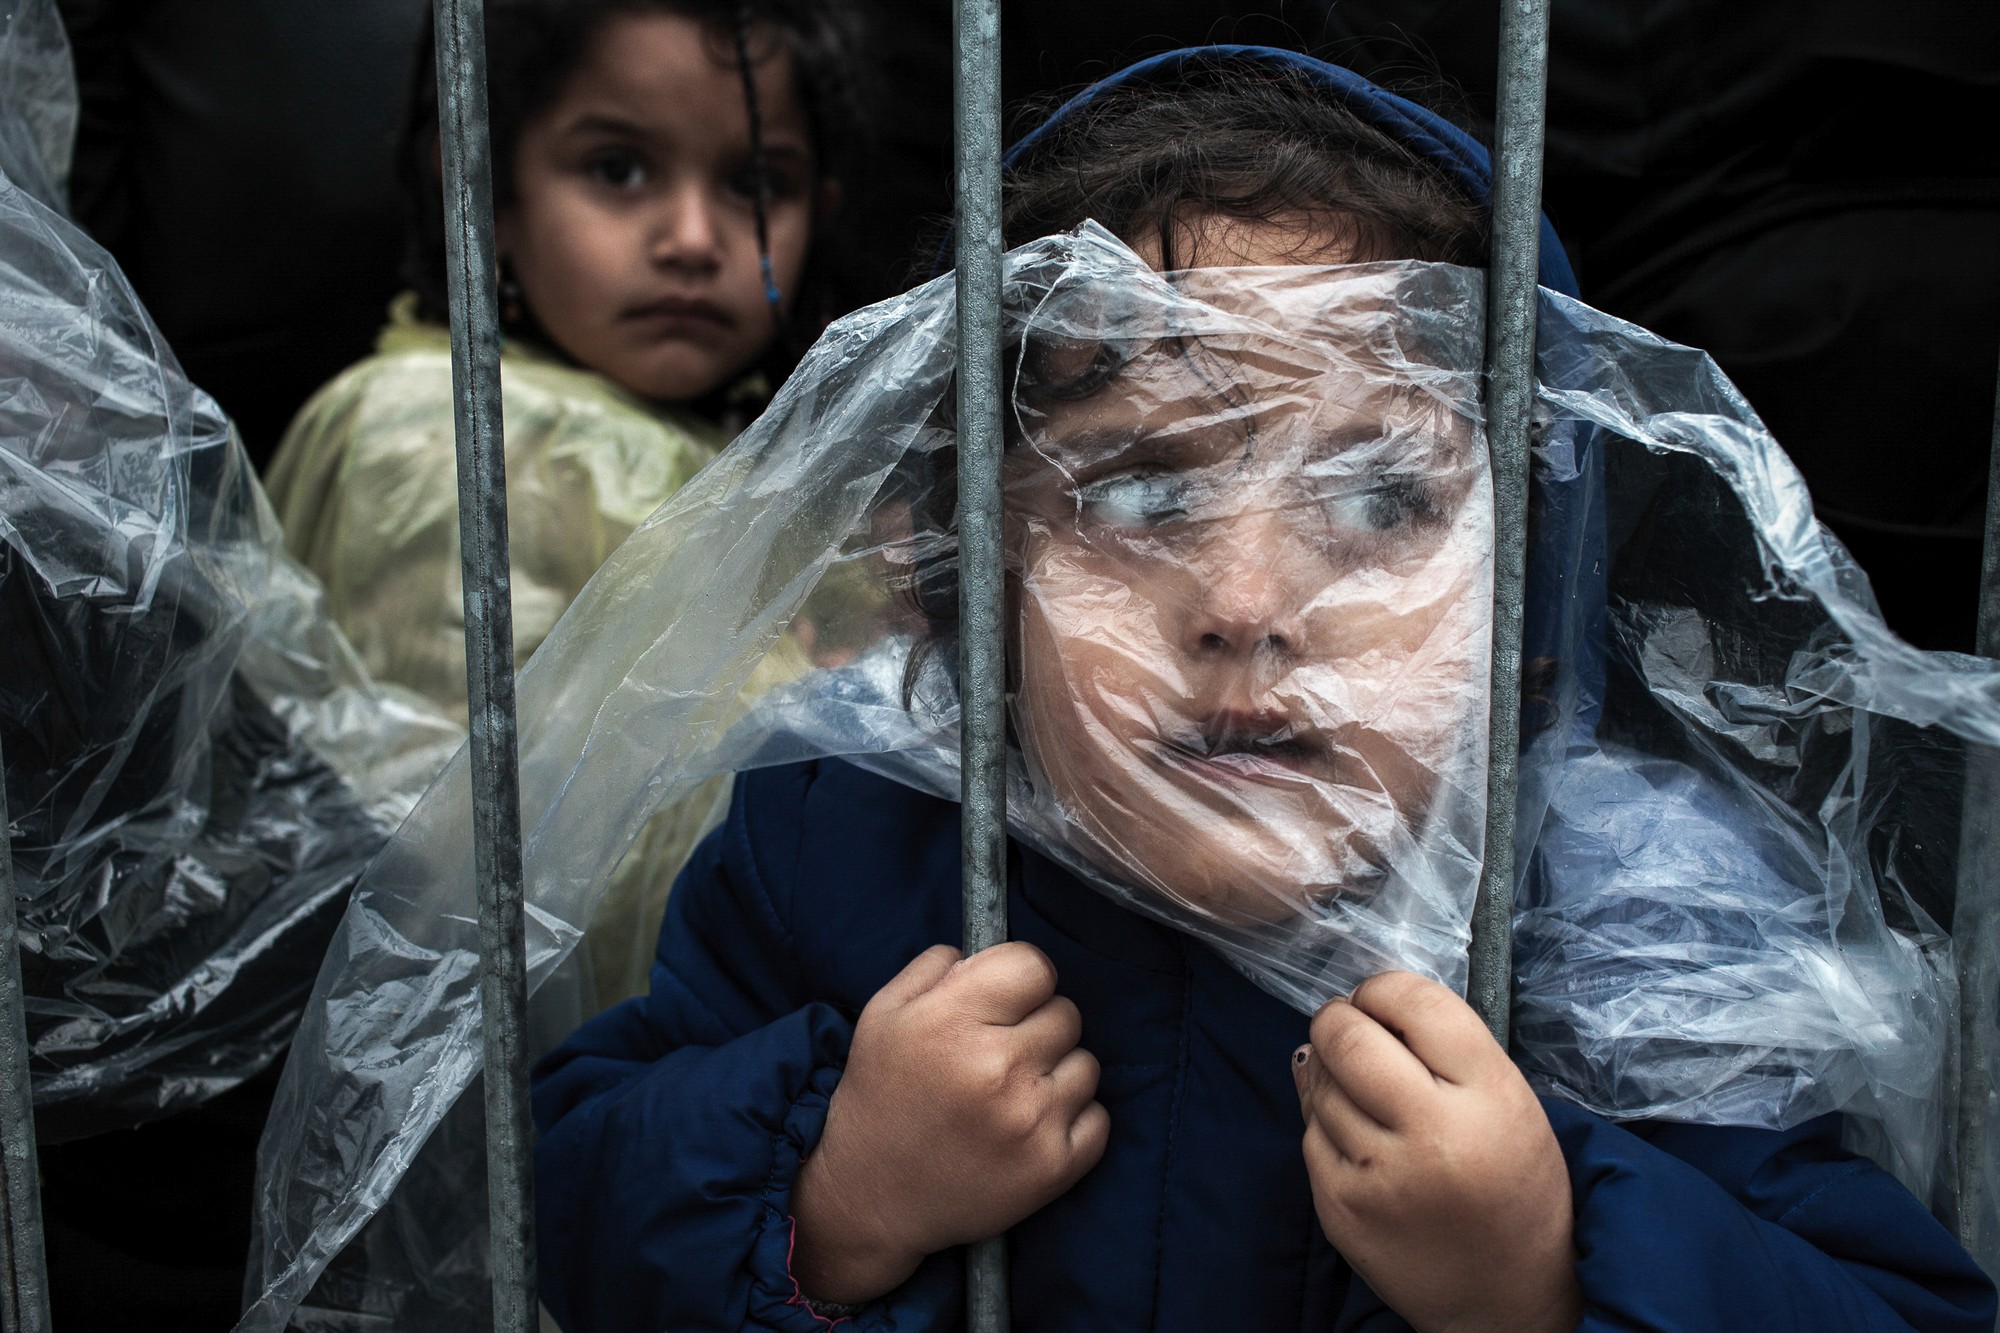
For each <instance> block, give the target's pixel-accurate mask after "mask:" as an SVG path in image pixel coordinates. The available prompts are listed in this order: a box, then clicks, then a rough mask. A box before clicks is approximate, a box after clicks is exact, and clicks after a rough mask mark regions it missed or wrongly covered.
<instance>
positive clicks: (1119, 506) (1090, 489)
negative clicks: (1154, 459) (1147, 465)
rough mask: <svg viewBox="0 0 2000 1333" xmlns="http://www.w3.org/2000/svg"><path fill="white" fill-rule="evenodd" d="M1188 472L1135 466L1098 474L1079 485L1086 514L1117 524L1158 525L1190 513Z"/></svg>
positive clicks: (1093, 518)
mask: <svg viewBox="0 0 2000 1333" xmlns="http://www.w3.org/2000/svg"><path fill="white" fill-rule="evenodd" d="M1188 487H1189V483H1188V480H1187V478H1186V477H1185V476H1183V475H1182V474H1180V473H1177V472H1167V471H1162V470H1158V469H1136V468H1135V469H1132V470H1129V471H1125V472H1115V473H1113V474H1111V475H1110V476H1108V477H1099V478H1098V479H1097V480H1095V481H1092V482H1089V483H1087V484H1085V485H1083V486H1081V487H1079V488H1077V492H1076V498H1077V502H1078V504H1079V505H1080V506H1081V507H1082V510H1083V516H1084V517H1085V518H1086V519H1089V520H1090V521H1091V522H1093V523H1101V524H1104V525H1106V526H1108V527H1115V528H1157V527H1160V526H1162V525H1163V524H1167V523H1172V522H1175V521H1177V520H1179V519H1183V518H1186V517H1187V512H1188Z"/></svg>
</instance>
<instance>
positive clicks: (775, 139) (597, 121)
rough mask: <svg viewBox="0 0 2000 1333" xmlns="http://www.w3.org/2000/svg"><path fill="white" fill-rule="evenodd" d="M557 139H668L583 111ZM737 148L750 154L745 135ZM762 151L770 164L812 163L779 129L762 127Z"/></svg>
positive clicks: (616, 117) (804, 150) (607, 115)
mask: <svg viewBox="0 0 2000 1333" xmlns="http://www.w3.org/2000/svg"><path fill="white" fill-rule="evenodd" d="M559 137H561V138H564V139H591V138H607V139H627V140H635V141H637V142H640V143H648V144H651V143H656V142H660V141H662V140H664V139H666V138H668V137H670V136H668V135H664V134H662V133H661V132H660V131H659V130H658V129H657V128H655V127H653V126H650V125H645V124H642V123H640V122H639V121H636V120H629V119H627V118H626V117H624V116H619V115H614V114H612V113H610V112H607V111H587V112H585V113H584V114H583V115H581V116H578V117H577V118H576V119H575V120H573V121H571V122H569V123H568V124H567V125H564V126H563V127H562V129H561V130H560V131H559ZM739 147H740V149H741V151H743V152H745V153H748V152H749V151H750V140H749V138H748V137H747V136H746V137H745V138H744V140H743V142H742V144H741V145H740V146H739ZM763 149H764V156H765V158H767V159H768V160H771V161H776V162H783V163H785V164H787V165H790V164H793V163H799V162H810V161H811V160H812V150H811V148H810V147H808V146H807V145H806V144H805V143H804V142H803V141H802V140H798V139H796V137H795V134H794V132H793V131H791V130H789V129H786V128H783V127H773V126H769V125H767V126H765V127H764V143H763Z"/></svg>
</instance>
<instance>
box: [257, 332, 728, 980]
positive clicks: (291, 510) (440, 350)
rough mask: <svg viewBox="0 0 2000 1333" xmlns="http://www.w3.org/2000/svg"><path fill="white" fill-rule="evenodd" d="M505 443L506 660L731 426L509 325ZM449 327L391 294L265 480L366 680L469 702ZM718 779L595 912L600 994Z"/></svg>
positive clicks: (663, 824)
mask: <svg viewBox="0 0 2000 1333" xmlns="http://www.w3.org/2000/svg"><path fill="white" fill-rule="evenodd" d="M500 371H501V404H502V413H503V416H504V419H505V429H506V449H507V510H508V539H509V548H510V549H509V555H510V560H511V564H512V570H513V600H514V661H515V665H516V666H519V665H520V664H522V663H524V662H526V661H527V660H528V657H529V656H530V655H531V654H532V653H533V652H534V650H535V649H536V647H537V646H539V645H540V644H541V642H542V640H543V639H544V638H546V637H547V636H548V633H549V631H550V630H551V629H552V628H554V626H555V623H556V621H557V620H558V619H559V618H560V617H561V616H562V613H563V612H564V611H565V610H567V609H568V607H569V604H570V602H571V601H573V600H574V599H575V597H576V595H577V593H579V592H580V591H582V589H583V585H584V584H585V582H587V581H588V580H589V578H590V576H591V575H592V574H594V573H596V572H597V567H598V566H599V565H600V564H602V563H603V562H604V560H605V558H606V557H607V556H609V555H610V554H611V552H612V551H613V550H615V549H616V548H617V546H618V544H619V543H620V542H622V541H624V540H625V537H626V534H627V533H629V532H631V531H632V529H633V528H634V527H635V526H637V525H638V523H639V522H640V521H641V520H643V519H644V518H645V517H646V516H647V515H648V514H650V513H652V512H653V510H654V509H656V508H658V507H659V505H660V503H661V502H662V501H663V500H665V499H666V498H667V497H668V496H669V495H672V494H673V493H674V492H675V491H676V490H678V489H679V488H680V487H681V486H682V485H683V484H684V483H685V482H686V481H687V480H688V479H689V478H690V477H692V476H694V474H695V473H696V472H698V471H700V470H701V468H702V467H703V465H705V464H706V463H707V462H708V461H709V460H710V459H711V458H713V457H714V456H715V455H716V453H717V452H718V451H719V450H720V449H721V448H722V446H723V445H724V444H725V443H726V442H727V437H726V436H725V435H724V434H723V432H722V431H721V430H720V429H718V428H717V427H716V426H714V425H712V424H710V423H709V422H707V421H705V420H703V419H702V418H700V417H697V416H695V415H693V414H692V413H689V412H685V411H676V410H673V409H669V408H662V407H659V406H657V405H656V404H653V403H649V402H647V401H646V400H644V399H642V398H639V397H638V396H636V395H634V394H631V393H628V392H627V391H625V390H624V389H621V388H620V387H618V386H617V385H615V384H613V383H612V382H611V381H609V380H607V379H605V378H604V377H603V376H601V375H598V374H595V373H593V372H591V371H588V370H584V369H581V368H579V367H576V366H571V365H566V364H564V363H562V362H560V361H558V360H556V359H554V358H553V357H551V356H549V355H548V354H546V353H543V352H541V351H538V350H537V349H535V348H533V347H531V346H527V345H524V344H522V343H520V342H518V341H515V342H510V343H508V344H506V346H505V347H504V348H503V350H502V352H501V357H500ZM452 402H453V400H452V386H451V338H450V334H449V332H448V331H447V330H446V329H445V328H443V327H442V326H440V325H437V324H432V323H429V322H427V321H423V320H420V319H418V318H417V316H416V302H415V298H414V296H410V295H405V296H403V297H400V298H398V299H397V301H396V302H395V303H394V305H392V306H391V307H390V322H389V324H388V326H387V327H386V328H384V329H383V330H382V334H381V336H380V338H379V339H377V341H376V347H375V355H373V356H371V357H369V358H368V359H367V360H365V361H361V362H359V363H357V364H355V365H353V366H351V367H349V368H348V369H347V370H346V371H344V372H342V373H341V374H340V375H339V376H338V377H336V378H335V379H333V380H332V381H331V382H329V383H328V384H327V385H325V387H323V388H322V389H320V391H319V392H318V393H316V394H314V395H313V397H312V399H311V400H310V401H309V402H307V404H306V405H305V407H303V408H302V409H300V411H299V414H298V416H297V417H296V418H295V419H294V420H293V422H292V425H291V429H289V430H288V431H287V432H286V433H285V438H284V440H283V442H282V443H281V444H280V445H279V446H278V451H277V454H276V456H275V457H274V458H273V459H272V462H271V467H270V472H269V475H268V476H267V477H266V479H265V485H266V487H267V489H268V490H269V492H270V496H271V502H272V504H273V505H274V506H275V507H276V509H277V511H278V517H279V519H280V520H281V521H282V522H283V524H284V529H285V541H286V545H287V546H288V547H289V548H290V550H291V552H292V554H293V555H294V556H295V557H296V558H297V559H298V560H299V561H300V562H301V563H303V564H305V565H306V566H307V567H308V568H310V569H311V570H312V571H313V573H314V574H316V575H318V576H319V578H320V580H321V582H323V583H324V584H325V585H326V596H327V605H328V608H329V609H330V610H331V612H332V614H333V617H334V619H335V620H336V621H338V622H339V624H340V627H341V629H343V630H344V631H346V633H347V636H348V638H349V639H351V640H352V641H353V643H354V647H355V649H356V650H357V651H358V652H359V653H360V655H361V659H362V661H363V662H364V663H365V664H366V666H367V668H368V670H369V672H370V673H371V674H373V675H374V677H375V678H376V679H377V680H383V681H392V682H394V683H396V684H399V685H404V686H408V687H409V688H411V689H414V690H417V691H418V692H420V693H422V694H424V695H427V696H428V697H430V698H431V699H434V700H436V701H437V703H438V704H440V705H441V706H442V707H444V708H445V709H446V710H447V711H448V712H450V713H451V714H453V715H454V716H456V717H457V718H458V719H459V720H460V721H461V722H462V721H464V720H465V716H466V693H465V611H464V603H463V596H462V589H463V583H462V579H461V576H460V571H459V552H458V481H457V472H456V455H455V447H454V442H453V426H452ZM726 797H727V786H726V784H725V783H723V782H721V781H720V780H718V781H717V782H715V783H711V784H708V787H705V788H703V789H702V790H698V791H696V792H693V793H691V794H690V795H689V797H688V798H687V799H686V800H684V801H681V802H678V803H676V805H674V806H672V807H670V808H668V809H665V810H662V811H661V812H660V813H659V815H658V816H657V817H656V818H655V819H654V820H653V822H652V823H651V824H650V825H648V827H647V829H646V830H645V832H644V833H643V834H642V835H641V837H640V841H639V843H638V845H637V846H636V847H635V848H634V849H633V851H632V853H631V854H630V855H629V856H628V857H627V858H626V861H625V864H624V866H623V868H622V869H621V872H620V874H619V875H618V877H617V879H616V881H615V882H614V883H613V885H612V888H611V892H610V894H609V895H608V896H607V898H606V900H605V902H604V904H603V905H602V907H601V908H600V910H599V912H598V914H597V916H596V917H595V919H594V920H593V921H592V923H591V927H590V930H589V934H588V937H587V939H586V952H587V954H588V956H589V959H590V963H591V969H592V974H593V989H594V991H595V994H596V997H597V1000H598V1002H599V1003H600V1004H606V1003H610V1002H613V1001H615V1000H617V999H620V998H623V996H624V995H627V994H636V993H637V992H639V991H641V990H644V989H645V973H646V967H647V965H648V962H649V960H650V958H651V955H652V940H653V934H654V932H655V931H656V929H657V927H658V922H659V916H660V906H661V904H662V902H663V901H664V900H665V897H666V892H667V889H668V887H669V886H670V885H671V883H672V881H673V876H674V875H675V874H676V873H677V872H678V871H679V869H680V866H681V863H682V862H683V861H684V860H685V859H686V858H687V854H688V852H689V851H690V850H691V849H692V848H693V846H694V843H695V842H696V841H697V840H698V839H699V838H700V837H701V835H702V834H703V833H704V832H706V831H707V829H708V828H709V827H710V826H711V825H712V824H713V823H714V822H715V821H716V820H717V819H718V818H719V816H720V814H721V802H722V801H723V800H725V799H726Z"/></svg>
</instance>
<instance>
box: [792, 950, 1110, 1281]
mask: <svg viewBox="0 0 2000 1333" xmlns="http://www.w3.org/2000/svg"><path fill="white" fill-rule="evenodd" d="M1082 1033H1083V1019H1082V1018H1081V1016H1080V1015H1079V1014H1078V1013H1077V1010H1076V1006H1075V1005H1074V1004H1072V1003H1071V1002H1070V1001H1068V1000H1066V999H1064V998H1062V997H1061V996H1059V995H1057V994H1056V970H1055V966H1054V965H1053V964H1052V963H1050V962H1049V960H1048V957H1047V956H1046V955H1045V954H1043V953H1042V951H1041V950H1039V949H1037V948H1035V947H1034V946H1033V945H1031V944H1021V943H1012V944H1001V945H996V946H994V947H993V948H991V949H987V950H984V951H982V952H980V953H977V954H975V955H973V956H972V957H971V958H965V959H961V957H960V955H959V952H958V950H956V949H953V948H950V947H949V946H946V945H938V946H936V947H935V948H931V949H927V950H925V951H924V952H923V953H921V954H919V955H918V956H917V958H916V960H915V961H914V962H912V963H911V964H910V965H909V966H908V967H906V968H904V969H903V970H902V972H901V973H900V974H898V975H897V976H896V977H895V979H894V980H892V981H890V982H889V984H888V985H886V986H884V987H883V988H882V989H881V990H879V991H877V992H876V993H875V998H873V999H872V1000H870V1001H869V1002H868V1007H867V1008H866V1009H863V1010H862V1011H861V1018H860V1021H859V1022H857V1023H856V1024H855V1027H854V1044H853V1046H852V1047H851V1048H850V1050H849V1052H848V1056H847V1069H846V1072H845V1073H843V1074H842V1075H841V1079H840V1086H839V1087H838V1088H836V1089H835V1090H834V1094H833V1099H832V1101H831V1103H830V1104H829V1105H828V1107H827V1114H826V1129H825V1132H824V1133H823V1134H822V1135H821V1137H820V1141H819V1146H818V1147H817V1148H815V1149H814V1150H813V1153H812V1156H811V1157H809V1158H807V1159H806V1163H805V1166H804V1167H803V1168H802V1169H801V1171H800V1173H799V1180H798V1184H797V1186H796V1187H795V1188H794V1189H793V1191H792V1217H793V1220H794V1222H795V1224H796V1231H795V1232H794V1247H793V1251H792V1271H793V1273H794V1274H795V1276H796V1277H797V1278H798V1281H799V1286H800V1288H801V1289H802V1290H803V1291H804V1292H805V1293H806V1294H807V1295H808V1296H811V1297H813V1298H815V1299H818V1300H825V1301H843V1302H844V1301H865V1300H871V1299H873V1298H874V1297H876V1296H879V1295H881V1294H883V1293H884V1292H886V1291H889V1290H891V1289H893V1288H894V1287H896V1286H897V1285H899V1284H900V1283H901V1282H902V1281H903V1279H905V1278H907V1277H908V1276H909V1275H910V1274H911V1273H912V1272H913V1271H915V1269H916V1267H917V1265H918V1264H919V1263H921V1262H922V1261H923V1258H924V1256H925V1255H928V1254H931V1253H934V1252H935V1251H938V1250H942V1249H944V1248H946V1247H947V1246H950V1245H957V1244H961V1243H964V1242H966V1241H973V1240H980V1239H983V1238H985V1237H988V1236H997V1235H999V1234H1000V1233H1001V1232H1003V1231H1005V1230H1006V1229H1007V1228H1008V1227H1011V1226H1013V1225H1014V1224H1015V1223H1016V1222H1018V1221H1020V1220H1021V1219H1022V1218H1024V1217H1026V1216H1028V1215H1029V1214H1030V1213H1033V1212H1034V1211H1035V1210H1036V1209H1038V1208H1040V1207H1041V1206H1042V1205H1043V1204H1046V1203H1047V1202H1048V1201H1049V1200H1051V1199H1053V1198H1055V1197H1056V1196H1057V1195H1059V1194H1061V1193H1062V1192H1063V1191H1064V1190H1066V1189H1068V1188H1069V1187H1070V1186H1071V1185H1072V1184H1074V1183H1075V1182H1076V1180H1077V1178H1078V1177H1080V1176H1081V1175H1083V1173H1084V1172H1086V1171H1088V1170H1090V1168H1091V1167H1093V1166H1095V1165H1096V1164H1097V1159H1098V1158H1099V1157H1101V1156H1103V1155H1104V1144H1105V1141H1106V1138H1107V1137H1108V1135H1109V1133H1110V1128H1111V1120H1110V1117H1109V1116H1108V1115H1107V1114H1106V1113H1105V1110H1104V1108H1103V1107H1102V1106H1100V1105H1098V1104H1097V1103H1096V1102H1095V1101H1093V1100H1092V1098H1093V1097H1095V1096H1096V1094H1097V1060H1096V1058H1095V1057H1093V1056H1092V1055H1091V1054H1090V1052H1088V1051H1086V1050H1082V1049H1080V1048H1079V1047H1078V1046H1077V1044H1076V1043H1077V1039H1078V1038H1079V1037H1080V1036H1081V1035H1082Z"/></svg>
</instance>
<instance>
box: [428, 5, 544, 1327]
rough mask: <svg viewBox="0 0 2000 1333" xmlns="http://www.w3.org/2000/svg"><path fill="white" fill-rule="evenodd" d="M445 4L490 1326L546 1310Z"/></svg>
mask: <svg viewBox="0 0 2000 1333" xmlns="http://www.w3.org/2000/svg"><path fill="white" fill-rule="evenodd" d="M436 15H437V81H438V130H439V137H440V140H441V144H440V147H441V155H442V159H443V166H444V212H445V251H446V259H447V265H448V270H449V272H448V275H447V276H448V279H449V284H450V286H449V292H450V298H451V374H452V384H453V386H454V388H455V390H456V393H455V397H456V399H457V407H456V413H455V416H456V423H455V424H456V426H457V436H458V514H459V558H460V560H461V562H462V563H463V566H464V581H465V681H466V694H467V700H468V705H469V713H470V721H471V724H472V836H473V867H474V872H475V874H476V875H477V877H478V883H479V943H480V964H481V974H480V1005H481V1012H482V1014H483V1016H484V1017H483V1025H484V1029H485V1039H486V1143H487V1148H486V1179H487V1191H488V1198H489V1211H490V1216H491V1221H492V1237H491V1241H490V1244H491V1260H492V1267H493V1328H494V1330H495V1333H532V1331H533V1330H534V1329H535V1328H536V1327H537V1319H536V1306H535V1235H534V1194H533V1190H534V1181H533V1176H532V1174H531V1171H532V1166H531V1163H530V1160H529V1150H530V1136H531V1133H532V1130H531V1127H530V1125H529V1121H528V1060H527V1045H526V1041H525V1034H526V1030H527V1011H528V990H527V947H526V935H525V933H524V929H523V925H522V906H521V904H522V888H521V884H522V881H521V792H520V772H519V768H518V754H517V744H516V736H515V728H514V614H513V604H512V600H511V593H510V590H509V578H508V574H509V566H508V557H507V469H506V457H505V454H504V452H503V444H504V442H503V440H502V436H501V414H500V332H499V308H498V304H499V295H498V292H497V290H496V288H497V282H496V276H495V268H494V248H493V173H492V163H491V160H490V158H489V155H488V154H489V143H488V136H487V123H486V24H485V10H484V6H483V3H482V0H436Z"/></svg>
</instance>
